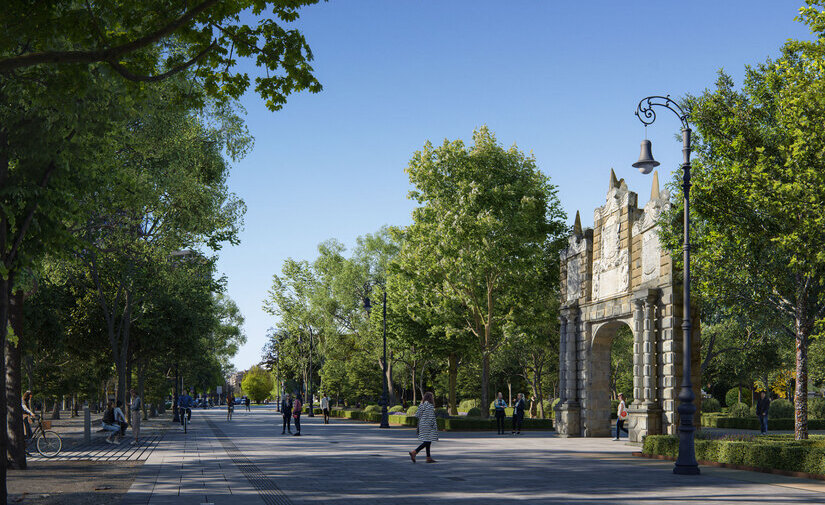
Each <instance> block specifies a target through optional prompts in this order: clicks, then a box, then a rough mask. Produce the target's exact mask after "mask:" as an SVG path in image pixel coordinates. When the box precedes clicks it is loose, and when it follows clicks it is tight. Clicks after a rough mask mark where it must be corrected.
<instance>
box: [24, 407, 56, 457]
mask: <svg viewBox="0 0 825 505" xmlns="http://www.w3.org/2000/svg"><path fill="white" fill-rule="evenodd" d="M34 423H35V426H34V430H33V432H32V436H31V438H29V440H28V441H27V442H26V445H27V446H28V445H31V443H32V442H34V444H35V447H36V448H37V452H39V453H40V455H41V456H43V457H44V458H53V457H55V456H57V455H58V454H60V450H61V449H62V448H63V439H62V438H60V435H58V434H57V432H55V431H53V430H51V429H50V428H51V425H52V423H51V421H43V420H42V419H41V418H40V416H38V417H36V418H35V419H34Z"/></svg>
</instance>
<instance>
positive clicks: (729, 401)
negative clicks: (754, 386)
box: [725, 387, 751, 407]
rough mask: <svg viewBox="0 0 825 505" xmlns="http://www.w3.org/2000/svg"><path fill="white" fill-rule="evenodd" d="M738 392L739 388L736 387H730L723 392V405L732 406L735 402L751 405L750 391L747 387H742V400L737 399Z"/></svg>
mask: <svg viewBox="0 0 825 505" xmlns="http://www.w3.org/2000/svg"><path fill="white" fill-rule="evenodd" d="M739 392H740V389H739V388H738V387H735V388H730V389H729V390H728V392H727V393H725V405H727V406H728V407H733V406H734V405H736V404H737V403H744V404H745V405H747V406H749V407H750V405H751V392H750V390H749V389H747V388H742V389H741V392H742V401H741V402H740V401H739Z"/></svg>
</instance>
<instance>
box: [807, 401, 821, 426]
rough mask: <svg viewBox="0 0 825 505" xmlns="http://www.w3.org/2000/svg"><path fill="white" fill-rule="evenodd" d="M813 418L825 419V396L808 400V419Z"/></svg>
mask: <svg viewBox="0 0 825 505" xmlns="http://www.w3.org/2000/svg"><path fill="white" fill-rule="evenodd" d="M811 419H823V420H825V398H811V399H810V400H808V421H809V422H810V420H811Z"/></svg>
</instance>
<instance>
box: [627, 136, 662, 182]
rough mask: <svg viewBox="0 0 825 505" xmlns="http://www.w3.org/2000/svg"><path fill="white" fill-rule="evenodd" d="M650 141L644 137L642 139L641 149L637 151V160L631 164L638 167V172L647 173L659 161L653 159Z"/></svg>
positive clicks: (656, 165)
mask: <svg viewBox="0 0 825 505" xmlns="http://www.w3.org/2000/svg"><path fill="white" fill-rule="evenodd" d="M650 147H651V144H650V141H649V140H647V139H645V140H643V141H642V151H641V153H639V161H637V162H636V163H634V164H633V167H634V168H638V169H639V172H641V173H643V174H649V173H650V172H652V171H653V169H654V168H656V167H658V166H659V162H658V161H656V160H654V159H653V152H652V151H651V148H650Z"/></svg>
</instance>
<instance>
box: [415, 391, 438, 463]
mask: <svg viewBox="0 0 825 505" xmlns="http://www.w3.org/2000/svg"><path fill="white" fill-rule="evenodd" d="M434 403H435V401H434V400H433V394H432V393H431V392H429V391H427V392H426V393H424V399H423V400H422V401H421V405H420V406H419V407H418V411H417V412H416V413H415V417H417V418H418V440H420V441H421V445H419V446H418V448H417V449H416V450H414V451H410V459H411V460H412V462H413V463H415V456H416V455H417V454H418V453H419V452H421V449H426V451H427V463H435V460H434V459H433V458H431V457H430V445H431V444H432V443H433V442H435V441H436V440H438V423H437V422H436V419H435V405H434Z"/></svg>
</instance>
